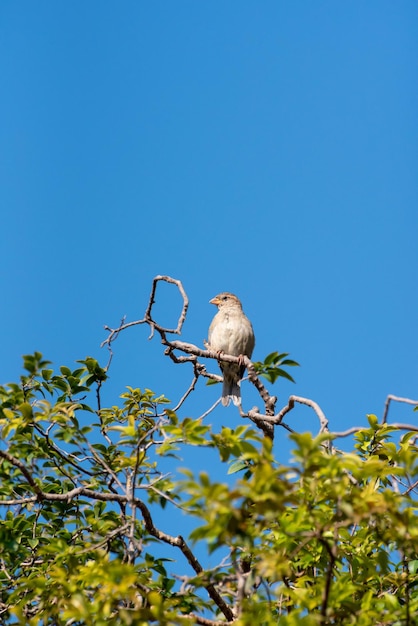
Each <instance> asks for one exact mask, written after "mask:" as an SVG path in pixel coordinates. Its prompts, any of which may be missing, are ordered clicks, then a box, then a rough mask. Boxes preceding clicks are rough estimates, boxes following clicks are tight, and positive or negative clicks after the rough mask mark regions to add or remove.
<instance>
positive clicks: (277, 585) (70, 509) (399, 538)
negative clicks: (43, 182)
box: [0, 277, 418, 626]
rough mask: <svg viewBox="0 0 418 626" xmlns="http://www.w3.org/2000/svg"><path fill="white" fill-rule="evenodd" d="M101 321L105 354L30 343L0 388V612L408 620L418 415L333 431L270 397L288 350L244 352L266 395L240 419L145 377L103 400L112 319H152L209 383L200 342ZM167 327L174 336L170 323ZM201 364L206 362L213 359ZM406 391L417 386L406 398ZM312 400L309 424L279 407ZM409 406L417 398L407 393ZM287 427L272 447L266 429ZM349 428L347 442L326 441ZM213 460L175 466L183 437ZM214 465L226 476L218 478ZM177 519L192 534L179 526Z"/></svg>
mask: <svg viewBox="0 0 418 626" xmlns="http://www.w3.org/2000/svg"><path fill="white" fill-rule="evenodd" d="M159 280H169V281H173V279H169V278H168V277H157V279H156V280H155V281H154V283H153V288H152V293H151V297H150V304H149V306H148V309H147V311H146V314H145V317H144V319H143V320H138V322H131V323H125V321H123V323H122V324H121V325H120V327H119V328H118V329H116V330H112V329H108V332H109V334H108V338H107V340H106V341H105V342H104V343H105V345H107V346H108V347H109V355H110V358H109V361H108V363H107V364H106V365H100V364H99V363H98V362H97V360H95V359H94V358H92V357H87V358H84V359H82V360H80V361H79V362H78V364H77V366H76V367H75V368H73V367H67V366H62V367H60V368H58V369H57V370H56V369H54V368H53V367H51V364H50V363H49V362H48V361H47V360H46V359H44V357H43V356H42V354H41V353H39V352H36V353H35V354H32V355H27V356H25V357H24V362H23V368H24V372H23V373H22V376H21V378H20V380H19V381H17V382H14V383H8V384H4V385H3V386H1V387H0V429H1V444H0V579H1V590H0V620H1V622H2V623H4V624H7V625H9V624H10V625H12V624H25V625H26V624H29V625H35V624H36V625H37V624H45V625H47V624H51V625H57V626H61V625H70V624H71V625H73V624H75V625H80V626H81V625H91V626H93V625H94V626H101V625H102V624H103V625H105V624H106V625H109V624H115V625H116V624H128V625H131V624H132V625H145V624H150V623H156V624H166V625H177V624H179V625H181V624H207V625H216V624H224V623H234V624H237V625H247V624H248V625H250V624H251V625H253V624H265V625H267V626H268V625H270V624H279V625H283V626H297V625H300V624H301V625H304V626H311V625H312V626H316V625H325V624H341V625H349V624H353V625H354V624H355V625H360V626H369V625H371V624H373V625H374V626H375V625H389V624H390V625H392V626H412V625H413V624H414V623H416V616H417V615H418V524H417V489H418V475H417V474H418V448H417V436H418V427H416V426H414V425H413V424H399V423H391V422H390V420H389V410H388V409H389V401H390V398H389V401H388V403H387V407H386V410H385V413H384V416H383V418H382V419H380V420H379V419H378V417H377V416H375V415H369V416H368V420H367V423H364V424H363V425H362V426H359V427H356V428H353V429H351V430H350V431H346V432H343V433H333V432H332V431H331V430H330V429H329V425H328V422H327V420H326V418H325V416H324V414H323V412H322V411H321V409H320V407H318V405H317V404H316V403H315V402H313V401H311V400H309V399H306V398H299V397H297V396H292V397H291V398H290V400H289V402H288V403H287V405H286V406H285V407H284V408H283V409H281V410H280V411H276V408H275V403H276V398H275V397H274V396H272V395H271V394H270V393H269V391H268V390H267V389H266V387H265V385H264V383H263V382H262V379H263V378H264V380H267V381H268V382H269V383H270V384H271V383H274V381H275V380H276V379H277V378H278V377H280V376H287V377H290V374H289V372H288V368H289V367H292V366H294V365H296V362H295V361H293V360H292V359H289V358H288V357H289V355H288V354H287V353H277V352H275V353H271V354H270V355H268V356H267V357H266V359H265V360H264V361H263V362H260V363H251V362H250V361H249V360H248V359H247V361H246V365H247V370H248V375H249V379H250V381H251V382H252V383H253V384H254V385H255V387H256V388H257V390H258V392H259V393H260V397H261V399H262V401H263V403H264V409H263V410H261V411H260V410H259V409H253V410H251V411H247V412H244V411H243V409H239V410H240V411H241V414H242V415H241V417H244V420H241V421H240V422H239V423H238V425H237V426H236V427H234V428H233V427H231V426H224V427H222V428H221V429H215V428H214V427H212V426H211V425H210V424H209V423H208V421H207V419H204V418H202V416H200V417H197V418H195V419H194V418H191V417H183V416H182V415H181V405H182V402H180V403H179V404H178V405H177V406H173V405H172V404H171V403H170V401H169V400H168V399H167V398H165V397H164V396H161V395H160V396H156V395H155V394H154V392H153V391H151V390H149V389H134V388H131V387H128V388H126V389H125V391H124V392H123V393H122V395H121V397H120V402H119V403H118V405H115V406H102V400H101V396H102V389H103V386H104V385H106V384H107V375H108V371H109V367H110V364H111V360H112V355H113V348H112V346H113V342H114V340H115V339H116V338H117V336H118V334H119V333H120V332H122V331H125V330H126V329H127V328H130V327H132V326H133V325H135V324H137V323H147V324H149V325H150V327H151V329H152V332H153V333H158V334H159V337H160V339H161V341H162V343H163V345H164V346H165V353H166V355H167V356H169V357H170V358H172V360H173V361H175V362H176V363H184V362H186V363H191V366H192V368H193V382H192V384H191V385H190V388H189V389H188V390H187V391H186V392H185V394H184V396H183V397H185V396H186V395H187V394H188V393H191V392H192V391H193V390H195V384H196V380H197V379H198V378H199V377H201V376H203V377H206V378H207V379H209V380H213V381H216V380H219V378H220V377H219V375H218V374H211V373H210V372H209V371H207V370H206V366H205V365H204V364H203V363H202V359H216V358H218V359H219V358H220V359H222V358H223V359H225V360H228V359H230V360H233V359H234V358H235V357H230V356H228V355H215V354H212V353H211V351H210V348H208V347H206V349H205V350H203V349H200V348H198V347H196V346H193V345H192V344H188V343H185V342H183V341H174V340H172V338H171V334H180V332H181V327H182V322H183V321H184V319H185V317H186V313H187V296H186V294H185V293H184V290H183V288H182V286H181V284H180V283H178V281H174V282H175V283H176V284H177V285H178V287H179V289H180V291H181V293H182V295H183V297H184V300H183V302H184V306H183V309H182V312H181V314H180V317H179V323H178V326H177V328H176V329H164V328H162V327H161V326H159V325H158V323H157V322H156V321H155V320H153V318H152V305H153V302H154V301H155V298H156V288H157V284H158V281H159ZM170 333H171V334H170ZM209 362H211V361H209ZM400 400H403V401H405V402H407V403H409V404H411V415H412V416H414V413H413V412H412V410H413V409H412V407H414V406H415V405H416V404H417V403H416V402H414V401H413V400H408V399H400ZM298 402H302V403H304V404H307V405H308V406H310V407H311V409H312V410H313V411H314V412H315V414H316V415H317V416H318V419H319V429H318V432H317V433H310V432H302V433H296V432H294V431H293V430H292V428H291V427H290V426H289V424H287V423H285V422H284V417H285V416H286V415H287V414H288V413H289V412H290V411H291V410H292V407H293V406H294V404H295V403H298ZM415 410H416V408H415ZM272 427H273V428H274V431H275V433H276V438H277V432H278V431H279V432H280V435H279V436H280V437H289V438H290V440H291V443H292V447H293V458H292V460H291V461H289V463H288V464H286V465H284V464H283V462H282V461H281V460H280V461H279V460H278V459H277V458H276V457H275V454H274V449H275V448H274V445H273V441H272V438H271V436H269V433H270V429H271V428H272ZM349 435H353V437H354V439H353V446H352V449H351V450H350V451H348V452H347V451H342V450H340V449H339V447H338V444H339V441H340V439H341V438H342V437H347V436H349ZM191 448H193V449H199V450H201V451H202V454H203V452H204V451H205V452H208V453H210V454H211V455H212V457H211V458H213V459H216V461H217V462H218V463H219V467H220V468H221V469H220V473H217V475H216V477H214V476H212V474H211V472H209V471H196V470H195V469H193V468H191V467H186V468H184V467H182V461H181V458H182V456H183V455H184V453H185V451H187V450H188V449H191ZM219 476H220V479H219V478H218V477H219ZM182 527H184V528H185V529H186V531H187V534H185V533H183V532H178V529H179V528H182Z"/></svg>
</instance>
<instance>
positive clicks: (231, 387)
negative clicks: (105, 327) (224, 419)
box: [222, 376, 241, 406]
mask: <svg viewBox="0 0 418 626" xmlns="http://www.w3.org/2000/svg"><path fill="white" fill-rule="evenodd" d="M230 400H232V402H233V403H234V404H235V406H240V404H241V388H240V381H239V380H233V379H231V378H227V377H226V376H224V383H223V387H222V404H223V405H224V406H228V404H229V401H230Z"/></svg>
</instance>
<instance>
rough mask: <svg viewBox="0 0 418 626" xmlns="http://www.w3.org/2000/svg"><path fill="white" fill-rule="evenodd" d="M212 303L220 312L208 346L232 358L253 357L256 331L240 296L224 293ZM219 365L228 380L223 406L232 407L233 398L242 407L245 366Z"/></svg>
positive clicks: (223, 396) (211, 326)
mask: <svg viewBox="0 0 418 626" xmlns="http://www.w3.org/2000/svg"><path fill="white" fill-rule="evenodd" d="M209 302H210V303H211V304H215V305H216V306H217V307H218V309H219V310H218V312H217V314H216V315H215V317H214V318H213V320H212V323H211V325H210V327H209V336H208V343H209V345H210V347H211V349H212V350H215V351H216V352H223V353H224V354H229V355H231V356H237V357H243V356H248V358H251V355H252V353H253V349H254V344H255V338H254V331H253V327H252V326H251V322H250V320H249V319H248V317H247V316H246V315H245V314H244V311H243V310H242V305H241V302H240V301H239V300H238V298H237V296H234V294H232V293H228V292H224V293H220V294H219V295H218V296H215V297H214V298H212V300H210V301H209ZM219 365H220V368H221V370H222V373H223V377H224V382H223V389H222V404H223V405H224V406H228V404H229V401H230V399H232V402H233V403H234V404H235V405H236V406H239V405H240V404H241V389H240V381H241V378H242V377H243V375H244V371H245V365H244V364H243V363H226V362H222V363H220V364H219Z"/></svg>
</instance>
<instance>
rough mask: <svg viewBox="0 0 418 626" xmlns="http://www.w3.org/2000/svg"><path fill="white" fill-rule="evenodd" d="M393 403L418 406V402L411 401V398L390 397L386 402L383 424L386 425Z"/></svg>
mask: <svg viewBox="0 0 418 626" xmlns="http://www.w3.org/2000/svg"><path fill="white" fill-rule="evenodd" d="M391 401H393V402H404V403H405V404H412V405H415V406H418V400H411V398H400V397H399V396H393V395H388V397H387V398H386V402H385V410H384V413H383V417H382V424H385V423H386V420H387V416H388V412H389V405H390V403H391Z"/></svg>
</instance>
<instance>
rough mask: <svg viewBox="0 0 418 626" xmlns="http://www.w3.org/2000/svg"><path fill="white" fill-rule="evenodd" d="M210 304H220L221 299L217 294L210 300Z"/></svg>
mask: <svg viewBox="0 0 418 626" xmlns="http://www.w3.org/2000/svg"><path fill="white" fill-rule="evenodd" d="M209 304H216V306H218V304H219V299H218V298H217V297H216V296H215V297H214V298H212V300H209Z"/></svg>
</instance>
